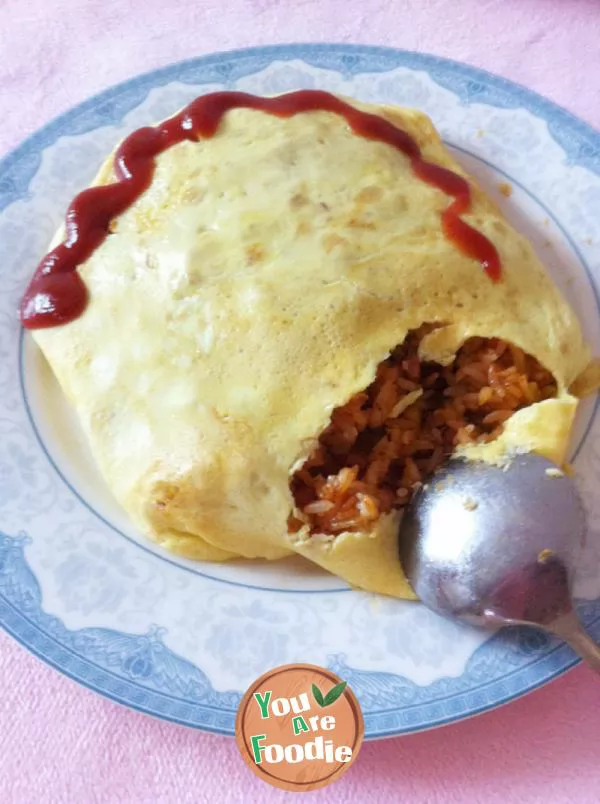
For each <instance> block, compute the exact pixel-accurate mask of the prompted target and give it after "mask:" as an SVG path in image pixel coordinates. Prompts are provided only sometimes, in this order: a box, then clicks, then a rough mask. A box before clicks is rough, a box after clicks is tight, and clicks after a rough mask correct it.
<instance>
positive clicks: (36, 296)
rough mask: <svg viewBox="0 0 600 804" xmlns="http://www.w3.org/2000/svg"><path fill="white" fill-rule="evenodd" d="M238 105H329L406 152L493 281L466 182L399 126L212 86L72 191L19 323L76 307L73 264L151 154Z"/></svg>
mask: <svg viewBox="0 0 600 804" xmlns="http://www.w3.org/2000/svg"><path fill="white" fill-rule="evenodd" d="M238 108H245V109H257V110H259V111H262V112H267V113H268V114H272V115H276V116H277V117H292V116H293V115H296V114H300V113H301V112H311V111H327V112H333V113H334V114H338V115H340V116H341V117H343V118H344V119H345V120H346V122H347V123H348V125H349V126H350V128H351V129H352V131H353V132H354V133H355V134H357V135H358V136H360V137H364V138H365V139H369V140H376V141H378V142H384V143H386V144H387V145H390V146H392V147H393V148H396V149H397V150H398V151H401V152H402V153H403V154H406V156H407V157H408V158H409V159H410V161H411V165H412V169H413V171H414V173H415V175H416V176H418V177H419V178H420V179H422V181H425V182H427V183H428V184H431V185H433V186H434V187H437V188H438V189H439V190H441V191H442V192H444V193H446V195H449V196H450V197H451V198H453V199H454V200H453V201H452V203H451V204H450V206H449V207H448V208H447V209H446V210H445V211H444V212H443V213H442V229H443V231H444V234H445V235H446V237H447V238H448V239H449V240H451V241H452V242H453V243H454V244H455V245H456V247H457V248H458V249H459V250H460V251H461V252H462V253H463V254H466V255H467V256H468V257H472V258H473V259H474V260H477V261H478V262H479V263H480V264H481V266H482V268H483V270H484V271H485V272H486V274H487V275H488V276H489V278H490V279H491V280H492V281H493V282H498V281H499V279H500V274H501V266H500V258H499V256H498V252H497V251H496V249H495V247H494V245H493V244H492V243H491V242H490V241H489V240H488V239H487V237H485V235H483V234H481V232H478V231H477V230H476V229H474V228H473V227H472V226H469V224H468V223H466V222H465V221H464V220H463V219H462V217H461V215H463V214H464V213H466V212H468V211H469V209H470V208H471V189H470V187H469V184H468V182H467V181H466V180H465V179H464V178H463V177H462V176H459V175H458V174H457V173H454V172H453V171H452V170H448V169H447V168H443V167H440V166H439V165H435V164H432V163H431V162H426V161H425V160H424V159H423V157H422V155H421V150H420V148H419V146H418V144H417V143H416V141H415V140H414V139H413V138H412V137H411V136H410V135H409V134H407V133H406V132H405V131H402V129H399V128H397V127H396V126H395V125H393V124H392V123H390V122H389V121H388V120H385V119H384V118H382V117H378V116H377V115H374V114H368V113H366V112H361V111H359V110H358V109H355V108H354V107H353V106H350V105H349V104H348V103H345V102H344V101H343V100H340V99H339V98H337V97H335V95H330V94H329V93H328V92H321V91H318V90H309V89H305V90H300V91H299V92H291V93H289V94H287V95H280V96H279V97H277V98H259V97H256V96H254V95H248V94H246V93H244V92H215V93H212V94H210V95H203V96H202V97H200V98H197V99H196V100H195V101H193V102H192V103H191V104H190V105H189V106H187V107H186V108H185V109H184V110H183V111H182V112H180V113H179V114H178V115H176V116H175V117H171V118H170V119H169V120H166V121H165V122H164V123H161V124H160V125H159V126H157V127H156V128H140V129H138V130H137V131H134V132H133V134H130V135H129V136H128V137H127V139H125V140H124V141H123V143H122V144H121V146H120V147H119V149H118V151H117V153H116V156H115V160H114V170H115V174H116V178H117V180H116V182H114V183H113V184H108V185H104V186H102V187H91V188H89V189H88V190H84V191H83V192H82V193H80V194H79V195H78V196H76V197H75V199H74V200H73V201H72V203H71V206H70V207H69V209H68V211H67V216H66V239H65V240H64V241H63V242H62V243H61V244H60V245H59V246H57V247H56V248H54V249H53V250H52V251H51V252H50V253H49V254H47V255H46V256H45V257H44V259H43V260H42V262H41V263H40V264H39V266H38V267H37V269H36V271H35V274H34V275H33V278H32V280H31V282H30V284H29V286H28V288H27V290H26V292H25V295H24V297H23V301H22V303H21V307H20V317H21V321H22V323H23V325H24V326H25V327H26V328H28V329H40V328H43V327H53V326H57V325H58V324H65V323H67V322H69V321H73V320H74V319H76V318H77V317H78V316H79V315H81V313H82V312H83V311H84V309H85V307H86V305H87V301H88V292H87V288H86V286H85V284H84V282H83V280H82V278H81V277H80V276H79V274H78V273H77V267H78V266H79V265H81V264H82V263H84V262H85V261H86V260H87V259H89V257H90V256H91V255H92V253H93V252H94V251H95V249H97V248H98V246H99V245H100V244H101V243H102V242H103V241H104V239H105V238H106V237H107V236H108V234H109V226H110V222H111V220H112V219H113V218H115V217H116V216H117V215H120V214H121V213H122V212H125V210H127V209H129V207H130V206H131V205H132V204H133V203H134V202H135V201H136V200H137V199H138V198H139V197H140V196H141V195H142V193H143V192H144V191H145V190H146V189H147V188H148V187H149V186H150V183H151V182H152V176H153V173H154V159H155V157H156V156H158V155H159V154H160V153H162V152H163V151H165V150H167V148H170V147H171V146H173V145H177V144H178V143H180V142H183V141H184V140H190V141H192V142H195V141H197V140H199V139H209V138H210V137H213V136H214V135H215V134H216V132H217V130H218V128H219V124H220V123H221V120H222V119H223V116H224V115H225V114H226V113H227V112H228V111H229V110H231V109H238Z"/></svg>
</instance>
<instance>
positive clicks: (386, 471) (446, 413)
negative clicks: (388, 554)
mask: <svg viewBox="0 0 600 804" xmlns="http://www.w3.org/2000/svg"><path fill="white" fill-rule="evenodd" d="M429 331H431V327H422V328H421V329H419V330H415V331H413V332H411V333H410V334H409V335H408V337H407V338H406V340H405V341H404V343H403V344H402V345H401V346H398V347H396V348H395V349H394V350H393V352H392V353H391V354H390V356H389V357H388V358H387V359H386V360H384V361H383V362H382V363H380V364H379V366H378V368H377V374H376V377H375V380H374V381H373V382H372V383H371V385H369V387H368V388H366V389H365V390H364V391H361V392H360V393H358V394H356V395H355V396H353V397H352V399H350V401H349V402H347V403H346V404H345V405H343V406H342V407H339V408H336V409H335V410H334V411H333V414H332V416H331V423H330V424H329V426H328V427H327V428H326V430H324V431H323V433H321V435H320V437H319V442H318V446H317V447H316V449H315V450H314V451H313V452H312V454H311V455H310V457H309V458H308V460H307V461H306V462H305V463H304V464H303V466H302V467H301V468H300V469H299V470H298V471H297V472H296V473H295V474H294V475H293V478H292V481H291V489H292V493H293V496H294V500H295V503H296V508H297V510H296V513H295V515H294V516H293V517H291V518H290V521H289V527H290V530H291V531H297V530H299V529H300V528H301V527H303V526H305V525H307V524H308V525H309V527H310V532H311V533H324V534H331V535H335V534H338V533H341V532H343V531H369V530H370V529H372V527H373V526H374V524H375V522H376V521H377V520H378V519H379V517H380V516H381V515H382V514H386V513H388V512H389V511H391V510H392V509H394V508H401V507H403V506H405V505H406V504H407V503H408V502H409V501H410V499H411V497H412V495H413V494H414V492H415V491H416V490H417V489H418V488H419V486H420V485H421V484H422V483H423V482H425V481H426V480H427V479H428V478H429V477H430V476H431V475H432V474H433V472H434V471H435V470H436V469H437V468H438V467H439V466H440V465H441V464H442V463H443V462H444V461H446V460H447V459H448V458H449V457H450V456H451V455H452V453H453V452H454V451H455V449H456V448H457V447H459V446H461V445H467V444H473V443H486V442H489V441H492V440H493V439H495V438H497V437H498V435H500V433H501V432H502V430H503V427H504V424H505V422H506V420H507V419H508V418H509V417H510V416H511V415H512V414H513V413H515V412H516V411H517V410H520V409H521V408H524V407H526V406H527V405H532V404H534V403H535V402H541V401H542V400H544V399H550V398H552V397H554V396H555V395H556V390H557V389H556V382H555V380H554V378H553V377H552V375H551V374H550V372H549V371H547V370H546V369H545V368H544V367H543V366H541V365H540V363H539V362H538V361H537V360H536V359H535V358H534V357H532V356H531V355H529V354H526V353H525V352H523V351H522V350H521V349H519V348H518V347H516V346H514V345H512V344H510V343H507V342H505V341H502V340H500V339H498V338H470V339H469V340H467V341H466V342H465V343H464V345H463V346H462V347H461V349H460V350H459V351H458V353H457V354H456V357H455V359H454V361H453V363H452V364H451V365H449V366H446V367H444V366H441V365H439V364H437V363H433V362H427V361H423V360H421V358H420V357H419V353H418V350H419V343H420V340H421V339H422V338H423V336H424V335H425V334H426V333H427V332H429Z"/></svg>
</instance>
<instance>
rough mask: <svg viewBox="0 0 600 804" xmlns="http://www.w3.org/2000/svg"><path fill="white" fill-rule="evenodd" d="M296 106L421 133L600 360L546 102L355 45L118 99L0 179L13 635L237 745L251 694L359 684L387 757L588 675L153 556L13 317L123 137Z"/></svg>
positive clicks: (50, 136)
mask: <svg viewBox="0 0 600 804" xmlns="http://www.w3.org/2000/svg"><path fill="white" fill-rule="evenodd" d="M302 87H304V88H311V87H319V88H323V89H328V90H332V91H334V92H338V93H343V94H346V95H351V96H356V97H358V98H362V99H364V100H372V101H383V102H390V103H398V104H402V105H408V106H416V107H419V108H421V109H423V110H424V111H426V112H428V113H429V114H430V115H431V117H432V118H433V119H434V121H435V123H436V125H437V126H438V128H439V129H440V130H441V132H442V134H443V136H444V137H445V139H446V141H447V143H448V144H449V146H450V147H451V148H452V149H453V150H454V152H455V153H456V155H457V157H458V158H459V160H460V161H461V162H462V163H463V164H464V165H465V166H466V167H467V168H468V169H469V170H470V171H472V172H473V173H474V174H475V175H476V176H477V177H478V178H479V179H480V181H481V182H482V184H483V185H484V186H485V187H486V188H487V189H488V191H489V192H490V193H491V195H492V196H494V197H495V198H496V200H497V201H498V202H499V203H500V204H501V206H503V207H504V209H505V211H506V214H507V215H508V217H509V218H510V219H511V220H513V221H514V222H515V223H516V224H517V226H518V227H519V228H520V229H521V230H523V231H524V232H526V234H527V235H528V236H529V237H530V238H531V240H532V241H533V243H534V245H535V246H536V248H537V249H538V251H539V253H540V255H541V257H542V259H543V260H544V262H545V263H546V264H547V265H548V268H549V270H550V271H551V272H552V273H553V275H554V276H555V278H556V280H557V282H558V284H559V285H560V287H561V288H562V290H563V292H564V293H565V295H566V296H567V297H568V298H569V300H570V301H571V302H572V304H573V305H574V306H575V308H576V310H577V311H578V313H579V316H580V318H581V320H582V322H583V324H584V327H585V331H586V334H587V337H588V338H589V340H590V342H591V343H593V344H598V343H600V304H599V288H600V242H599V241H598V239H597V238H598V237H599V234H598V220H599V219H600V136H599V135H598V134H596V133H595V132H594V131H592V130H591V129H590V128H589V127H587V126H586V125H585V124H584V123H582V122H580V121H578V120H576V119H575V118H573V117H572V116H570V115H569V114H568V113H567V112H565V111H563V110H561V109H559V108H558V107H556V106H554V105H553V104H551V103H549V102H548V101H545V100H543V99H542V98H540V97H538V96H537V95H534V94H532V93H531V92H528V91H527V90H525V89H523V88H521V87H518V86H516V85H514V84H511V83H509V82H507V81H504V80H502V79H500V78H496V77H494V76H491V75H489V74H486V73H483V72H480V71H478V70H474V69H472V68H470V67H466V66H463V65H460V64H456V63H453V62H448V61H442V60H440V59H436V58H432V57H430V56H424V55H419V54H415V53H406V52H402V51H394V50H384V49H379V48H371V47H360V46H357V47H353V46H347V45H292V46H283V47H273V48H263V49H258V50H247V51H240V52H235V53H225V54H218V55H214V56H209V57H206V58H201V59H197V60H194V61H190V62H185V63H183V64H179V65H175V66H173V67H169V68H167V69H163V70H158V71H156V72H154V73H150V74H148V75H145V76H142V77H140V78H135V79H133V80H132V81H129V82H127V83H125V84H122V85H120V86H118V87H115V88H114V89H111V90H108V91H107V92H105V93H103V94H102V95H99V96H97V97H96V98H93V99H91V100H89V101H87V102H86V103H84V104H82V105H81V106H79V107H77V108H76V109H74V110H73V111H71V112H69V113H67V114H66V115H63V116H62V117H61V118H59V119H58V120H56V121H55V122H53V123H51V124H50V125H48V126H46V127H45V128H44V129H42V130H41V131H39V132H38V133H37V134H35V135H34V136H33V137H31V138H30V139H29V140H27V141H26V142H25V143H24V144H23V145H22V146H20V147H19V148H18V149H17V150H16V151H15V152H13V153H12V154H11V155H9V156H8V157H7V158H6V159H5V160H4V161H3V162H1V163H0V255H1V259H0V275H1V277H2V281H1V284H0V623H1V624H2V625H3V626H4V627H5V628H6V630H7V631H9V632H10V633H11V634H12V635H13V636H14V637H15V638H16V639H18V640H19V641H20V642H22V643H23V644H24V645H26V646H27V647H28V648H29V649H30V650H32V651H33V652H34V653H36V654H37V655H38V656H40V657H41V658H42V659H44V660H45V661H47V662H48V663H50V664H52V665H53V666H55V667H57V668H58V669H59V670H61V671H62V672H64V673H66V674H67V675H69V676H71V677H72V678H74V679H76V680H78V681H80V682H81V683H82V684H85V685H86V686H88V687H91V688H93V689H95V690H97V691H98V692H101V693H103V694H104V695H107V696H109V697H110V698H112V699H114V700H117V701H119V702H121V703H124V704H127V705H129V706H131V707H134V708H136V709H139V710H141V711H144V712H148V713H151V714H154V715H157V716H159V717H162V718H165V719H168V720H172V721H176V722H178V723H183V724H186V725H189V726H195V727H198V728H202V729H206V730H209V731H214V732H220V733H224V734H231V733H232V732H233V726H234V720H235V713H236V707H237V704H238V702H239V699H240V695H241V693H242V692H243V691H244V690H245V688H246V686H247V685H248V684H249V683H250V682H251V681H252V680H253V679H254V678H256V677H257V676H259V675H260V674H262V673H263V672H265V671H266V670H268V669H269V668H271V667H274V666H276V665H279V664H282V663H285V662H291V661H303V662H314V663H316V664H320V665H324V666H327V667H330V668H332V669H333V670H335V671H336V672H337V673H339V674H340V675H341V676H342V677H343V678H345V679H347V680H348V682H349V683H350V684H351V686H352V688H353V689H354V691H355V693H356V695H357V696H358V698H359V700H360V703H361V705H362V708H363V712H364V716H365V723H366V732H367V737H368V738H374V737H383V736H388V735H396V734H403V733H406V732H410V731H416V730H419V729H425V728H430V727H433V726H437V725H441V724H443V723H448V722H451V721H453V720H458V719H460V718H463V717H466V716H469V715H472V714H475V713H477V712H480V711H483V710H485V709H488V708H491V707H493V706H497V705H499V704H501V703H503V702H505V701H507V700H510V699H511V698H514V697H516V696H518V695H521V694H523V693H525V692H527V691H529V690H531V689H533V688H534V687H536V686H539V685H540V684H543V683H544V682H546V681H548V680H549V679H551V678H553V677H554V676H556V675H557V674H559V673H561V672H563V671H564V670H566V669H568V668H569V667H571V666H572V665H573V664H574V663H575V658H574V656H573V654H572V653H571V652H570V650H569V649H568V648H566V647H565V646H564V645H561V644H559V643H556V642H554V641H552V640H549V639H548V638H546V637H544V636H542V635H540V634H537V633H535V632H529V631H526V630H521V631H516V632H513V633H511V634H508V633H506V634H500V635H496V636H494V637H492V638H489V636H488V635H486V634H484V633H482V632H479V631H475V630H470V629H468V628H463V627H459V626H454V625H452V624H450V623H448V622H446V621H444V620H442V619H440V618H438V617H437V616H435V615H434V614H431V613H429V612H428V611H426V610H425V609H424V608H423V607H421V606H419V605H411V604H407V603H401V602H398V601H395V600H389V599H384V598H382V597H376V596H373V595H368V594H363V593H359V592H354V591H350V590H349V589H348V588H346V586H345V585H344V584H342V583H341V582H340V581H339V580H338V579H337V578H334V577H332V576H329V575H327V574H326V573H324V572H321V571H319V570H317V569H312V568H310V567H308V566H307V564H305V563H303V562H301V561H300V560H298V561H289V562H288V561H286V562H280V563H273V564H268V563H266V562H255V563H243V562H239V563H229V564H224V565H210V564H194V563H191V562H187V561H184V560H179V559H177V558H174V557H172V556H168V555H166V554H165V553H163V552H161V551H160V550H159V549H158V548H156V547H154V546H152V545H150V544H149V543H148V542H147V541H146V540H145V539H144V538H143V537H142V536H140V534H139V533H137V532H136V531H135V529H133V528H132V527H131V525H130V524H129V522H128V520H127V518H126V517H125V516H124V515H123V513H122V512H121V511H120V509H119V507H118V506H117V505H116V504H115V503H114V502H113V500H112V499H111V496H110V494H109V493H108V492H107V490H106V488H105V487H104V485H103V484H102V482H101V480H100V479H99V477H98V475H97V473H96V471H95V469H94V467H93V464H92V463H91V461H90V459H89V456H88V453H87V451H86V448H85V445H84V444H83V442H82V440H81V438H80V435H79V431H78V429H77V426H76V424H75V421H74V418H73V416H72V414H71V413H70V411H69V410H68V409H67V407H66V405H65V403H64V402H63V400H62V398H61V396H60V393H59V392H58V390H57V388H56V385H55V383H54V381H53V379H52V377H51V376H50V375H49V372H48V370H47V369H46V368H45V365H44V364H43V362H42V361H41V360H40V358H39V355H38V354H37V352H36V350H35V349H34V348H33V346H32V343H31V341H30V339H29V337H24V336H23V333H22V332H21V330H20V328H19V326H18V323H17V319H16V315H15V309H16V307H17V304H18V301H19V299H20V296H21V293H22V291H23V289H24V287H25V284H26V282H27V280H28V278H29V276H30V275H31V273H32V271H33V269H34V267H35V265H36V264H37V261H38V260H39V258H40V256H41V255H42V254H43V253H44V251H45V248H46V245H47V243H48V241H49V239H50V237H51V235H52V234H53V232H54V230H55V229H56V227H57V226H58V224H59V222H60V220H61V217H62V216H63V215H64V211H65V209H66V207H67V205H68V202H69V201H70V200H71V198H72V197H73V195H74V194H75V193H76V192H77V191H78V190H80V189H81V188H83V187H84V186H85V185H86V184H87V183H88V182H89V181H90V180H91V179H92V177H93V176H94V174H95V173H96V170H97V168H98V167H99V165H100V163H101V162H102V160H103V158H104V157H105V155H106V154H107V153H108V152H109V151H110V150H111V149H112V148H113V146H114V145H115V144H116V143H117V142H118V141H119V140H120V139H121V138H122V137H123V136H124V135H126V134H127V133H128V132H130V131H131V130H133V129H135V128H137V127H139V126H140V125H145V124H147V123H149V122H153V121H156V120H160V119H162V118H164V117H167V116H168V115H170V114H172V113H173V112H174V111H176V110H177V109H178V108H179V107H181V106H182V105H183V104H185V103H187V102H188V101H190V100H191V99H192V98H194V97H195V96H196V95H198V94H200V93H204V92H208V91H213V90H220V89H226V88H227V89H232V88H236V89H243V90H248V91H251V92H256V93H259V94H277V93H280V92H285V91H288V90H292V89H297V88H302ZM500 182H509V183H510V184H511V186H512V188H513V194H512V197H511V198H510V199H506V198H504V197H503V196H502V195H501V193H500V191H499V189H498V184H499V183H500ZM597 407H598V403H597V400H595V399H590V400H588V401H586V402H585V404H583V405H582V406H581V412H580V415H579V418H578V421H577V427H576V432H575V435H574V441H573V456H574V457H573V459H574V461H575V465H576V468H577V473H578V477H579V482H580V484H581V486H582V488H583V493H584V496H585V498H586V501H587V503H588V507H589V508H590V522H591V534H590V538H589V540H588V547H587V552H586V556H585V560H584V561H583V562H582V571H581V573H580V579H579V588H578V593H579V595H580V596H581V597H582V598H586V599H587V600H593V599H594V598H596V597H597V596H598V595H599V594H600V580H599V579H600V535H599V531H600V498H598V499H597V501H596V502H595V503H594V496H593V489H594V488H597V485H598V482H599V480H600V418H598V417H597V415H596V414H597ZM582 614H583V616H584V619H585V620H586V623H587V625H588V627H589V629H590V630H591V632H592V633H594V632H595V634H596V636H600V607H595V606H594V605H593V603H584V604H583V605H582Z"/></svg>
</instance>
